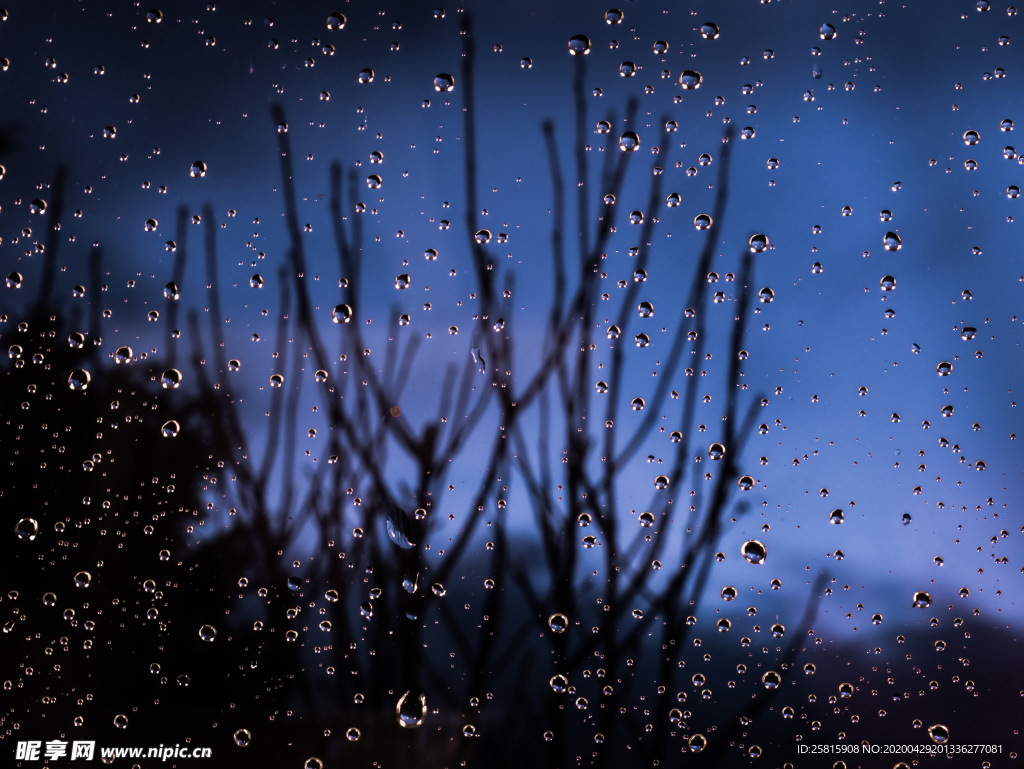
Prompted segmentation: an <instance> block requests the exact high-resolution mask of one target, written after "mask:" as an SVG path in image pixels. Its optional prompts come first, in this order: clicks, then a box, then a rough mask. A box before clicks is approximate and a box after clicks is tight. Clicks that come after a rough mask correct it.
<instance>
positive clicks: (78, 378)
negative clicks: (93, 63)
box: [68, 368, 92, 390]
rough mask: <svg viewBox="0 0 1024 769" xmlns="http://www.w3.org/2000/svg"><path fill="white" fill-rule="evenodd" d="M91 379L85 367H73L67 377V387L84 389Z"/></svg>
mask: <svg viewBox="0 0 1024 769" xmlns="http://www.w3.org/2000/svg"><path fill="white" fill-rule="evenodd" d="M91 381H92V375H91V374H90V373H89V372H88V371H86V370H85V369H80V368H79V369H75V370H74V371H72V372H71V376H69V377H68V387H70V388H71V389H72V390H84V389H85V388H87V387H88V386H89V382H91Z"/></svg>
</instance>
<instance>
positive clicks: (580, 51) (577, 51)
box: [569, 35, 590, 56]
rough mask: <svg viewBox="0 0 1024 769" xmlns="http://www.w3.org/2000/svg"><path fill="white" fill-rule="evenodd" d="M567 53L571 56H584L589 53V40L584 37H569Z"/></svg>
mask: <svg viewBox="0 0 1024 769" xmlns="http://www.w3.org/2000/svg"><path fill="white" fill-rule="evenodd" d="M569 53H571V54H572V55H573V56H585V55H586V54H588V53H590V38H589V37H587V36H586V35H573V36H572V37H570V38H569Z"/></svg>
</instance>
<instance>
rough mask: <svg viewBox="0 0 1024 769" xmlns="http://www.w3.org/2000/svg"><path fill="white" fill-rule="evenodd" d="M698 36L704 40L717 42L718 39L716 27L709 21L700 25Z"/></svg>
mask: <svg viewBox="0 0 1024 769" xmlns="http://www.w3.org/2000/svg"><path fill="white" fill-rule="evenodd" d="M700 36H701V37H703V38H704V39H705V40H717V39H718V25H717V24H714V23H712V22H710V21H706V22H704V23H703V24H701V25H700Z"/></svg>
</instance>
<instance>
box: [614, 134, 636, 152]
mask: <svg viewBox="0 0 1024 769" xmlns="http://www.w3.org/2000/svg"><path fill="white" fill-rule="evenodd" d="M639 148H640V137H639V136H637V135H636V132H635V131H626V132H625V133H624V134H622V136H620V137H619V149H620V150H622V151H623V152H635V151H636V150H637V149H639Z"/></svg>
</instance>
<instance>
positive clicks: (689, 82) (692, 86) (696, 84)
mask: <svg viewBox="0 0 1024 769" xmlns="http://www.w3.org/2000/svg"><path fill="white" fill-rule="evenodd" d="M703 82H704V76H703V75H701V74H700V73H699V72H697V71H696V70H693V69H688V70H686V71H684V72H683V74H681V75H680V76H679V85H681V86H682V87H683V89H684V90H686V91H695V90H696V89H698V88H700V84H701V83H703Z"/></svg>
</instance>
